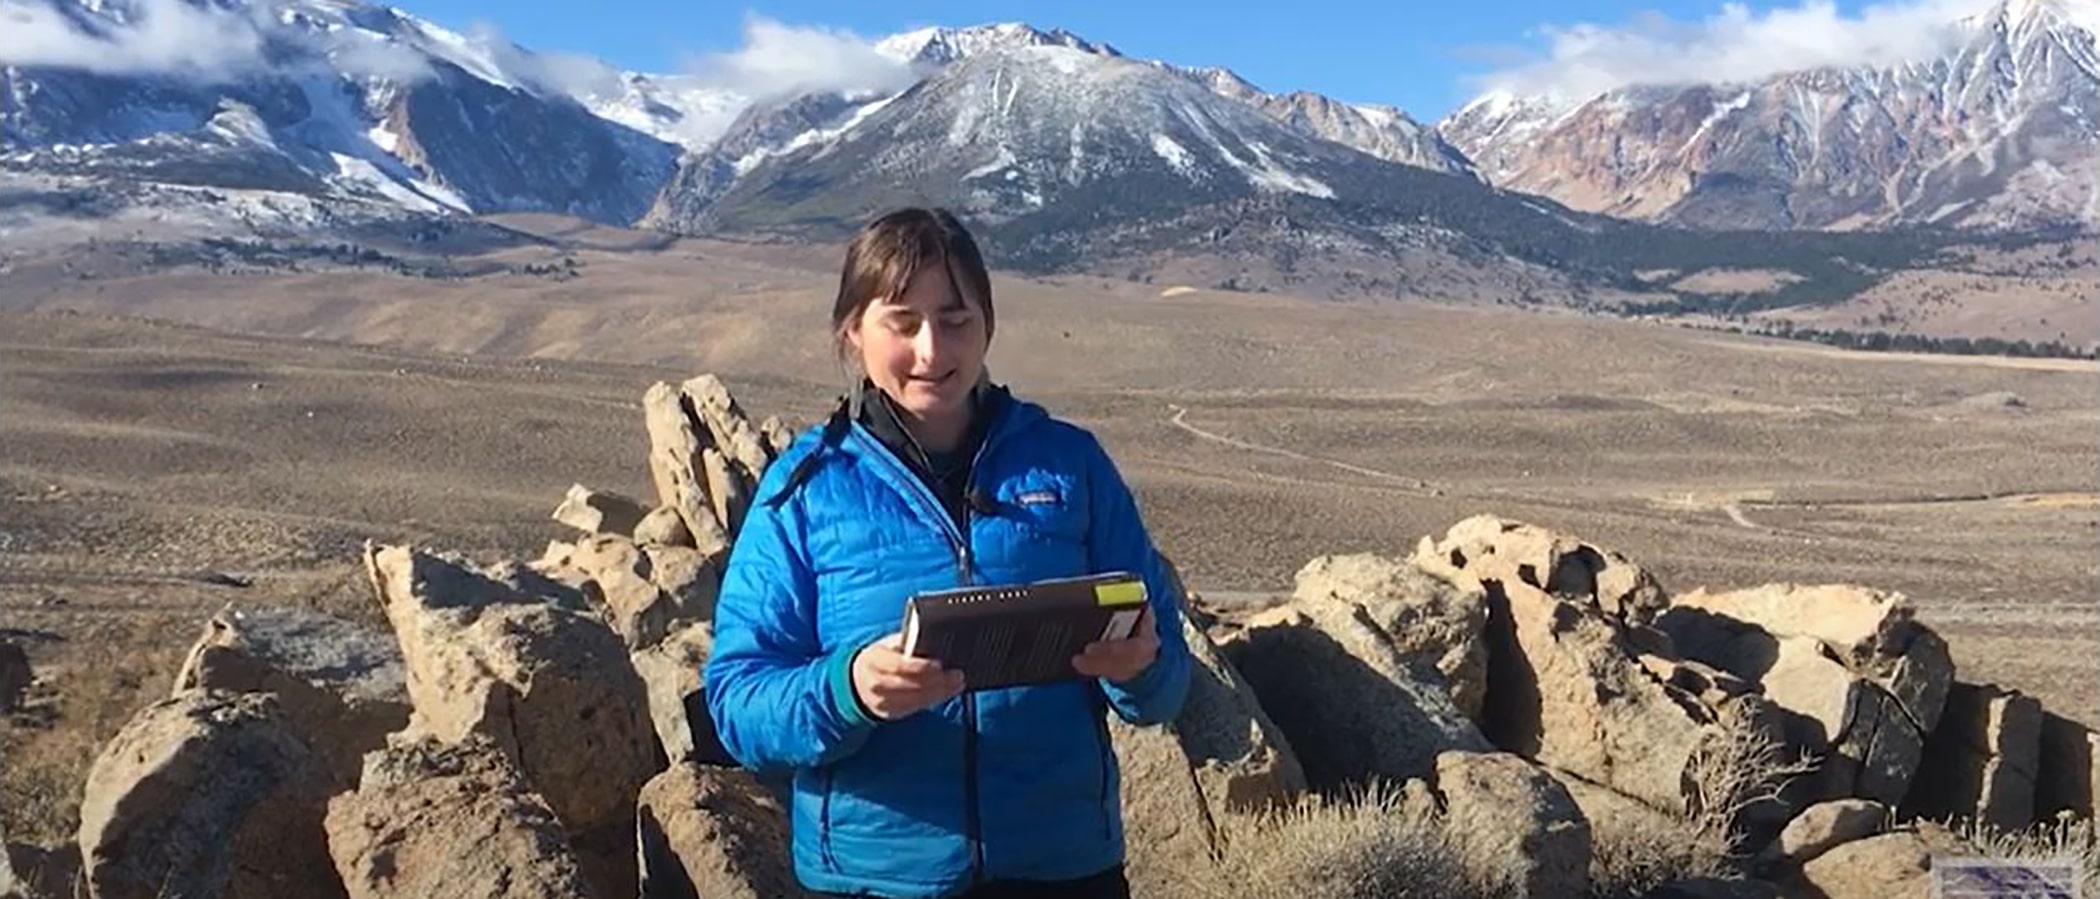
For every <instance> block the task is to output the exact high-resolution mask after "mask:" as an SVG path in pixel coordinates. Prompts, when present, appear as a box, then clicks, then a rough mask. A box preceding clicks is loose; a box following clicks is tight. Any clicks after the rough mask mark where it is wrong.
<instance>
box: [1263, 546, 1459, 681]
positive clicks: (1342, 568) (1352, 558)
mask: <svg viewBox="0 0 2100 899" xmlns="http://www.w3.org/2000/svg"><path fill="white" fill-rule="evenodd" d="M1293 596H1294V598H1295V599H1296V600H1298V601H1299V602H1344V603H1355V604H1357V605H1360V606H1362V607H1363V608H1364V610H1365V611H1366V612H1369V613H1370V615H1371V620H1372V621H1373V622H1374V623H1376V624H1377V625H1378V628H1379V629H1380V630H1382V631H1384V632H1385V635H1386V638H1387V639H1388V640H1390V641H1391V642H1392V644H1393V648H1394V649H1396V650H1399V652H1400V654H1401V655H1402V656H1404V657H1406V658H1407V659H1408V660H1409V662H1411V663H1414V664H1416V665H1418V666H1420V667H1426V668H1428V669H1432V670H1434V671H1435V672H1436V673H1437V674H1439V675H1441V676H1442V677H1443V679H1444V682H1445V684H1446V685H1447V686H1448V688H1449V690H1450V693H1451V701H1452V702H1453V703H1455V704H1457V706H1458V708H1459V711H1462V712H1464V713H1466V717H1468V718H1472V719H1474V720H1475V721H1478V720H1480V713H1481V703H1482V702H1483V701H1484V700H1486V698H1487V643H1486V642H1485V639H1484V637H1483V631H1484V630H1485V629H1486V627H1487V596H1486V594H1485V593H1484V592H1482V591H1481V590H1480V589H1478V587H1477V586H1476V585H1474V584H1472V583H1471V582H1467V586H1466V587H1460V586H1457V585H1455V584H1453V583H1452V582H1451V581H1448V580H1445V579H1443V578H1439V577H1435V576H1433V575H1431V574H1429V573H1428V572H1425V571H1423V570H1422V569H1421V568H1419V567H1417V566H1415V565H1413V564H1411V563H1409V562H1406V561H1404V560H1400V559H1392V558H1386V557H1383V556H1378V555H1373V554H1370V553H1358V554H1354V555H1344V556H1321V557H1319V558H1316V559H1313V560H1312V561H1311V562H1308V563H1306V565H1305V567H1303V568H1300V569H1299V570H1298V574H1297V578H1296V591H1295V593H1294V594H1293Z"/></svg>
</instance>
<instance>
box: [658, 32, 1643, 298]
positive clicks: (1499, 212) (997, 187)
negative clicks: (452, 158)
mask: <svg viewBox="0 0 2100 899" xmlns="http://www.w3.org/2000/svg"><path fill="white" fill-rule="evenodd" d="M813 111H814V112H816V113H818V116H817V118H818V119H821V121H823V122H825V123H826V124H822V125H821V126H820V127H817V128H815V129H813V130H812V131H807V132H803V134H805V135H807V134H821V135H823V136H822V137H820V138H809V139H802V140H801V141H800V145H799V146H795V147H793V148H791V149H785V150H780V151H762V152H752V153H746V154H745V155H744V156H742V157H737V154H736V153H734V152H723V153H719V154H716V155H715V157H714V160H713V161H714V164H715V166H716V167H715V168H713V169H710V170H708V172H707V173H705V174H702V173H698V172H697V170H696V167H695V166H694V165H693V164H692V160H690V159H689V160H688V163H687V166H686V169H685V171H684V172H682V173H681V175H680V178H679V180H677V181H674V182H673V185H672V187H671V188H670V189H667V190H666V191H665V195H664V197H663V198H662V200H660V201H659V203H658V205H657V208H656V210H655V211H654V212H652V214H651V216H650V218H649V219H648V220H647V221H648V223H649V224H651V225H653V226H655V227H660V228H664V229H667V230H673V231H679V232H687V233H725V232H726V233H744V234H754V233H755V234H772V235H786V236H791V237H805V238H806V237H816V238H820V239H834V238H836V237H837V236H838V235H839V234H841V233H843V231H844V230H846V229H849V228H851V227H852V226H853V225H854V224H856V223H858V222H860V221H863V220H865V218H866V217H867V216H868V215H870V214H871V213H874V212H876V211H879V210H880V209H883V208H886V207H890V206H893V205H897V204H900V203H938V204H942V205H946V206H949V207H952V208H955V209H957V210H959V211H960V212H962V213H964V214H966V215H968V216H970V217H971V218H972V220H973V221H976V222H978V223H980V224H981V226H982V227H984V228H985V232H986V234H987V235H988V236H989V238H990V239H991V240H992V241H994V242H995V243H996V245H997V247H998V252H999V254H1000V256H1001V258H1002V259H1003V260H1005V261H1006V263H1007V264H1009V265H1016V266H1022V267H1038V268H1047V269H1054V268H1060V267H1066V266H1069V265H1073V264H1076V263H1080V262H1098V261H1101V260H1108V259H1135V258H1142V257H1143V256H1144V255H1145V254H1147V253H1175V252H1182V251H1188V250H1194V251H1196V252H1199V253H1211V252H1216V253H1221V254H1230V253H1238V254H1244V255H1246V256H1248V257H1250V258H1265V259H1296V258H1304V257H1306V256H1307V255H1309V254H1312V255H1316V254H1322V253H1330V252H1345V253H1349V254H1353V255H1356V256H1359V257H1362V258H1371V259H1379V260H1383V262H1381V263H1379V265H1380V266H1381V267H1384V268H1388V269H1390V268H1391V267H1392V266H1393V264H1394V262H1395V261H1396V260H1397V259H1398V258H1400V256H1401V254H1403V253H1404V252H1406V251H1407V249H1408V248H1414V249H1423V248H1429V250H1430V252H1433V253H1460V252H1464V253H1473V254H1481V253H1485V254H1487V255H1490V256H1496V257H1518V258H1523V257H1527V256H1539V257H1543V256H1546V255H1547V254H1548V253H1549V252H1550V251H1547V250H1546V249H1545V246H1546V243H1547V241H1546V240H1541V239H1540V238H1541V236H1546V235H1553V236H1559V237H1562V238H1564V237H1565V236H1566V235H1567V234H1568V233H1569V232H1570V231H1571V230H1578V229H1582V228H1594V227H1603V226H1604V223H1603V222H1602V221H1601V220H1599V221H1585V220H1584V219H1585V218H1586V217H1582V216H1578V215H1574V214H1570V213H1567V212H1566V211H1565V210H1561V209H1558V208H1556V207H1554V206H1553V204H1550V203H1546V202H1541V201H1538V200H1535V199H1532V198H1528V197H1522V196H1519V195H1514V194H1504V193H1501V192H1498V191H1496V190H1494V189H1492V188H1489V187H1487V186H1485V185H1483V184H1481V183H1480V182H1479V181H1477V180H1475V179H1472V178H1463V177H1452V176H1450V175H1446V174H1442V173H1437V172H1431V171H1427V170H1424V169H1421V168H1417V167H1413V166H1407V165H1400V164H1397V163H1394V162H1392V161H1389V160H1386V159H1382V158H1379V157H1376V156H1373V155H1370V154H1367V153H1364V152H1361V151H1359V150H1356V149H1354V148H1352V147H1348V146H1345V145H1342V144H1340V143H1336V142H1333V141H1329V140H1325V139H1321V138H1318V137H1315V136H1313V135H1310V134H1307V133H1305V132H1304V131H1302V130H1300V129H1298V128H1294V127H1291V126H1290V125H1289V124H1288V123H1286V122H1285V121H1283V120H1281V119H1279V118H1278V117H1276V116H1274V115H1272V114H1271V113H1269V112H1268V111H1266V110H1265V109H1263V108H1262V107H1260V106H1257V105H1255V104H1251V103H1248V102H1244V101H1243V100H1240V99H1235V98H1234V97H1231V96H1228V95H1227V94H1225V93H1223V92H1221V91H1219V90H1217V89H1215V86H1214V85H1213V84H1209V83H1205V80H1204V79H1201V78H1192V77H1190V76H1189V74H1188V73H1187V72H1185V71H1182V70H1177V69H1174V68H1172V67H1168V66H1163V65H1160V64H1157V63H1152V62H1145V61H1139V60H1134V59H1129V58H1126V57H1123V56H1120V55H1112V54H1105V53H1099V52H1091V51H1089V50H1085V49H1078V48H1074V47H1071V46H1066V45H1061V44H1046V43H1035V42H1028V43H1020V44H1015V45H1011V46H1005V47H1000V48H996V49H980V50H979V51H977V52H972V53H969V54H966V55H964V56H963V57H962V58H961V59H959V60H957V61H955V62H952V63H949V64H947V65H945V66H944V67H942V68H940V69H939V70H938V71H936V72H935V73H934V74H932V75H930V76H929V77H927V78H926V79H925V80H923V81H921V82H919V83H918V84H916V85H914V86H913V87H912V88H911V89H910V90H907V91H905V92H904V93H902V94H899V95H896V96H894V97H888V98H883V99H880V100H876V101H872V102H866V103H860V104H834V105H828V106H823V107H820V108H818V109H816V110H813ZM762 118H764V117H762V116H756V115H754V116H753V117H752V118H751V119H748V120H747V121H746V123H745V124H746V125H751V124H754V123H756V122H758V121H760V120H761V119H762ZM790 130H792V129H790ZM737 133H740V132H737V131H733V132H732V136H734V135H735V134H737ZM726 140H727V138H725V141H726ZM739 149H740V150H741V149H742V148H741V147H740V148H739ZM739 169H741V170H739ZM1283 264H1285V265H1288V264H1289V263H1283Z"/></svg>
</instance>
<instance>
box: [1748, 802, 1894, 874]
mask: <svg viewBox="0 0 2100 899" xmlns="http://www.w3.org/2000/svg"><path fill="white" fill-rule="evenodd" d="M1888 824H1889V808H1888V806H1885V805H1882V804H1881V803H1879V802H1875V801H1874V800H1872V799H1833V800H1831V801H1829V802H1819V803H1816V804H1815V805H1812V806H1809V807H1808V808H1807V809H1804V810H1803V811H1802V812H1801V814H1799V815H1795V816H1794V820H1792V821H1789V822H1787V825H1786V829H1785V830H1782V831H1780V832H1779V838H1778V839H1776V840H1773V841H1772V844H1771V845H1770V846H1766V847H1765V849H1764V851H1763V852H1761V853H1759V854H1758V857H1757V863H1758V866H1759V867H1760V868H1762V869H1764V870H1767V871H1784V870H1790V869H1793V868H1798V867H1800V866H1802V865H1804V864H1807V863H1808V862H1811V861H1814V860H1815V859H1816V857H1817V856H1820V855H1822V854H1823V853H1825V852H1828V851H1830V849H1831V848H1832V847H1835V846H1838V845H1841V844H1844V843H1850V842H1852V841H1853V840H1860V839H1865V838H1867V837H1870V836H1873V835H1875V834H1877V833H1880V832H1882V831H1883V830H1885V829H1886V828H1887V827H1888Z"/></svg>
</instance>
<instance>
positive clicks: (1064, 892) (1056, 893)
mask: <svg viewBox="0 0 2100 899" xmlns="http://www.w3.org/2000/svg"><path fill="white" fill-rule="evenodd" d="M814 895H818V896H838V897H850V896H852V895H854V894H852V893H816V894H814ZM963 899H1130V881H1129V880H1127V879H1125V878H1124V876H1123V866H1122V865H1117V866H1115V867H1113V868H1110V869H1108V870H1106V871H1103V872H1101V873H1099V874H1094V875H1091V876H1088V877H1082V878H1079V879H1078V880H1056V881H1033V880H995V881H992V882H991V883H987V884H984V885H982V886H979V887H978V888H976V889H974V890H971V891H969V892H967V893H964V894H963Z"/></svg>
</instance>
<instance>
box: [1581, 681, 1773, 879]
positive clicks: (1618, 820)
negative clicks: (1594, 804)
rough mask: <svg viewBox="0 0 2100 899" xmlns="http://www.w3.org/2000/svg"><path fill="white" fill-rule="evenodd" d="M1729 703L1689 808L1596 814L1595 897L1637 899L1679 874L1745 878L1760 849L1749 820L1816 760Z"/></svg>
mask: <svg viewBox="0 0 2100 899" xmlns="http://www.w3.org/2000/svg"><path fill="white" fill-rule="evenodd" d="M1729 709H1730V711H1729V712H1728V713H1725V714H1723V716H1722V718H1721V721H1720V726H1719V727H1718V728H1716V730H1715V732H1714V734H1713V737H1712V738H1710V739H1709V740H1708V741H1707V742H1706V743H1705V744H1704V745H1703V746H1702V747H1701V749H1700V751H1699V752H1698V753H1697V754H1695V755H1694V756H1693V758H1692V762H1691V765H1690V770H1689V773H1688V779H1689V780H1691V781H1693V782H1694V783H1695V784H1696V787H1695V792H1694V795H1693V796H1692V798H1691V802H1690V805H1689V808H1688V810H1687V811H1686V812H1685V813H1684V814H1682V815H1670V814H1665V813H1663V812H1660V811H1654V810H1645V807H1642V809H1644V810H1645V812H1644V813H1643V812H1636V813H1629V814H1614V815H1592V817H1591V821H1590V840H1591V857H1590V885H1591V895H1592V896H1595V897H1598V899H1631V897H1637V896H1643V895H1646V894H1648V893H1649V892H1650V891H1652V890H1654V889H1655V888H1656V887H1659V886H1661V885H1663V884H1665V883H1668V882H1670V881H1673V880H1679V879H1683V878H1695V877H1706V878H1717V879H1722V880H1728V879H1736V878H1741V877H1744V876H1746V870H1747V862H1748V857H1749V854H1750V853H1751V852H1754V851H1755V850H1756V849H1757V848H1758V847H1756V846H1750V845H1746V843H1747V842H1748V841H1747V840H1746V837H1747V836H1748V835H1749V834H1750V833H1751V831H1750V829H1749V827H1748V826H1747V825H1748V822H1749V820H1750V819H1751V818H1753V817H1754V816H1756V815H1757V814H1758V813H1759V812H1761V811H1766V810H1768V809H1770V808H1772V807H1773V806H1774V805H1775V804H1776V803H1777V801H1778V798H1779V794H1780V791H1781V789H1782V788H1784V787H1785V786H1786V785H1787V784H1788V783H1789V782H1791V781H1792V780H1794V779H1795V778H1797V777H1800V776H1803V775H1806V774H1808V773H1810V772H1811V771H1813V770H1814V766H1813V765H1812V764H1811V763H1809V762H1808V761H1807V760H1804V759H1791V760H1790V759H1788V758H1787V756H1786V753H1785V749H1784V747H1783V746H1782V745H1781V744H1780V743H1778V742H1777V741H1775V740H1773V739H1772V738H1771V737H1769V736H1767V735H1766V734H1765V733H1764V732H1762V731H1760V730H1758V729H1756V728H1755V727H1752V726H1750V722H1749V721H1748V719H1747V718H1746V716H1745V715H1744V713H1743V712H1742V709H1743V706H1741V705H1735V706H1730V707H1729ZM1628 801H1629V802H1631V800H1628Z"/></svg>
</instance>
